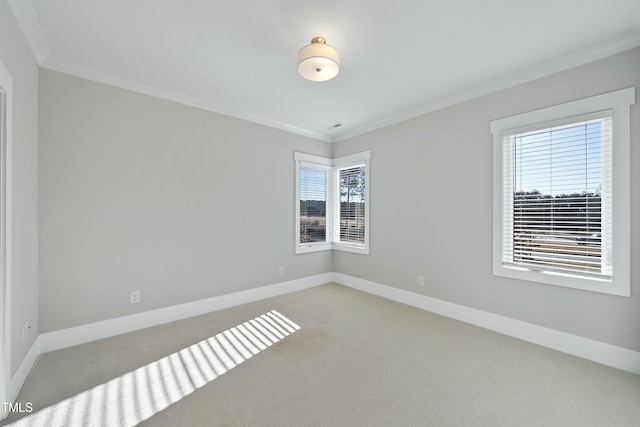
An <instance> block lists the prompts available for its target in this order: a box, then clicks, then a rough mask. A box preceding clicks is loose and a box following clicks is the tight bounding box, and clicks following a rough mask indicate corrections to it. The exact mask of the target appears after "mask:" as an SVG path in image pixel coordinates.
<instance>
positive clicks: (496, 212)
mask: <svg viewBox="0 0 640 427" xmlns="http://www.w3.org/2000/svg"><path fill="white" fill-rule="evenodd" d="M634 103H635V87H629V88H626V89H621V90H617V91H614V92H609V93H605V94H602V95H596V96H592V97H589V98H584V99H580V100H577V101H572V102H567V103H564V104H559V105H555V106H552V107H547V108H542V109H539V110H534V111H530V112H527V113H523V114H518V115H514V116H510V117H506V118H502V119H498V120H493V121H491V123H490V131H491V134H492V135H493V274H494V275H495V276H501V277H508V278H513V279H520V280H526V281H533V282H537V283H544V284H548V285H556V286H563V287H569V288H575V289H582V290H587V291H593V292H600V293H606V294H611V295H619V296H626V297H629V296H630V288H631V286H630V283H631V277H630V261H631V258H630V247H631V237H630V222H631V217H630V215H631V212H630V194H631V169H630V139H631V135H630V121H631V120H630V119H631V114H630V106H631V105H633V104H634ZM607 111H610V114H611V116H612V133H613V140H612V147H611V149H612V174H613V175H612V179H613V186H612V198H613V201H612V230H611V231H612V235H613V238H612V241H613V244H612V257H613V261H612V265H613V274H612V275H611V279H610V280H609V279H603V278H594V277H583V276H579V275H572V274H570V273H558V272H552V271H545V270H543V269H529V268H527V267H519V266H512V265H505V264H503V261H502V259H503V251H504V247H503V243H504V241H503V230H504V228H503V227H504V223H503V208H504V206H503V203H504V197H505V194H504V190H505V185H504V182H503V179H504V176H503V168H504V164H503V161H504V157H503V155H504V152H503V148H504V143H503V141H504V138H505V137H507V136H509V135H514V134H516V133H519V132H523V131H524V130H534V129H544V128H548V127H552V126H554V125H556V124H561V123H565V124H566V123H567V122H568V121H570V119H573V118H576V117H580V116H586V115H589V114H593V113H598V112H602V115H603V117H604V116H605V115H607V114H606V112H607Z"/></svg>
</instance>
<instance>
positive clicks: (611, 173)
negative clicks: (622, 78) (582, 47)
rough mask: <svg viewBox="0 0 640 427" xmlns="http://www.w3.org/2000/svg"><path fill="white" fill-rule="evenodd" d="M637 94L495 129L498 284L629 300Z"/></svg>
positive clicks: (503, 122)
mask: <svg viewBox="0 0 640 427" xmlns="http://www.w3.org/2000/svg"><path fill="white" fill-rule="evenodd" d="M634 102H635V88H628V89H624V90H620V91H616V92H611V93H608V94H604V95H599V96H594V97H591V98H586V99H583V100H579V101H574V102H570V103H567V104H562V105H557V106H554V107H550V108H545V109H542V110H537V111H533V112H529V113H525V114H520V115H517V116H513V117H508V118H505V119H500V120H495V121H493V122H491V133H492V134H493V144H494V145H493V150H494V199H493V209H494V213H493V215H494V230H493V258H494V259H493V272H494V274H495V275H499V276H506V277H512V278H517V279H524V280H530V281H536V282H541V283H546V284H552V285H559V286H568V287H573V288H580V289H585V290H590V291H597V292H604V293H610V294H614V295H624V296H629V294H630V271H629V264H630V258H629V257H630V255H629V252H630V247H629V246H630V238H629V233H630V225H629V224H630V217H629V215H630V205H629V203H630V201H629V199H630V194H629V193H630V183H629V181H630V168H629V140H630V134H629V127H630V125H629V120H630V117H629V116H630V115H629V110H630V108H629V106H630V105H631V104H633V103H634Z"/></svg>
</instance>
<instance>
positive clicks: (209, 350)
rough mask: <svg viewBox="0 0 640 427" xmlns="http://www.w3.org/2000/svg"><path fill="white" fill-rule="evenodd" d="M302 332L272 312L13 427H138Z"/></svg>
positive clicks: (290, 322) (115, 379) (26, 418)
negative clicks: (244, 363)
mask: <svg viewBox="0 0 640 427" xmlns="http://www.w3.org/2000/svg"><path fill="white" fill-rule="evenodd" d="M299 329H300V326H298V325H297V324H296V323H294V322H293V321H291V320H290V319H288V318H287V317H286V316H284V315H282V314H280V313H279V312H277V311H275V310H272V311H270V312H268V313H265V314H263V315H261V316H258V317H256V318H254V319H252V320H249V321H247V322H244V323H242V324H240V325H238V326H235V327H233V328H230V329H227V330H226V331H224V332H221V333H219V334H217V335H214V336H212V337H210V338H208V339H206V340H203V341H200V342H198V343H196V344H193V345H192V346H190V347H187V348H184V349H182V350H180V351H178V352H175V353H173V354H170V355H169V356H166V357H163V358H162V359H159V360H157V361H155V362H152V363H150V364H148V365H145V366H143V367H141V368H138V369H136V370H134V371H131V372H128V373H126V374H124V375H122V376H120V377H117V378H114V379H112V380H110V381H108V382H106V383H103V384H100V385H98V386H96V387H94V388H92V389H89V390H87V391H84V392H82V393H80V394H77V395H75V396H73V397H70V398H68V399H65V400H63V401H61V402H59V403H56V404H55V405H52V406H49V407H47V408H44V409H42V410H40V411H38V412H34V413H33V414H30V415H28V416H26V417H24V418H21V419H19V420H17V421H15V422H14V423H12V424H9V425H10V426H15V427H27V426H28V427H39V426H42V427H50V426H72V427H75V426H78V427H81V426H88V425H90V426H105V427H106V426H115V425H117V426H135V425H137V424H139V423H140V422H142V421H144V420H146V419H148V418H150V417H151V416H153V415H154V414H156V413H158V412H160V411H162V410H163V409H166V408H167V407H169V405H171V404H173V403H176V402H178V401H179V400H180V399H182V398H184V397H185V396H187V395H189V394H190V393H193V392H194V391H195V390H197V389H199V388H201V387H203V386H205V385H206V384H208V383H209V382H211V381H213V380H214V379H216V378H217V377H219V376H220V375H222V374H224V373H225V372H227V371H229V370H230V369H233V368H235V367H236V366H238V365H239V364H240V363H242V362H244V361H245V360H247V359H249V358H250V357H252V356H254V355H256V354H258V353H259V352H260V351H262V350H265V349H266V348H268V347H269V346H271V345H273V344H275V343H277V342H278V341H280V340H282V339H284V338H285V337H287V336H289V335H291V334H292V333H294V332H296V331H297V330H299Z"/></svg>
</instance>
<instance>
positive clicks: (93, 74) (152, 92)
mask: <svg viewBox="0 0 640 427" xmlns="http://www.w3.org/2000/svg"><path fill="white" fill-rule="evenodd" d="M40 66H41V67H42V68H45V69H48V70H52V71H58V72H60V73H64V74H69V75H72V76H75V77H80V78H82V79H86V80H91V81H94V82H97V83H102V84H105V85H109V86H113V87H117V88H120V89H125V90H128V91H131V92H136V93H140V94H143V95H148V96H153V97H155V98H160V99H164V100H167V101H172V102H176V103H179V104H183V105H188V106H190V107H195V108H200V109H202V110H206V111H211V112H213V113H217V114H222V115H225V116H229V117H233V118H236V119H241V120H246V121H248V122H251V123H256V124H259V125H264V126H268V127H270V128H275V129H279V130H282V131H285V132H289V133H294V134H297V135H301V136H306V137H308V138H313V139H317V140H320V141H324V142H331V137H330V136H329V135H326V134H324V133H321V132H316V131H312V130H309V129H304V128H301V127H298V126H294V125H291V124H289V123H285V122H282V121H279V120H276V119H272V118H269V117H265V116H261V115H259V114H253V113H250V112H246V111H241V110H236V109H233V108H229V107H225V106H222V105H217V104H214V103H212V102H210V101H208V100H206V99H204V98H198V97H195V96H191V95H185V94H181V93H175V92H170V91H167V90H163V89H160V88H155V87H151V86H145V85H144V84H142V83H139V82H134V81H129V80H126V79H121V78H118V77H115V76H112V75H108V74H104V73H100V72H97V71H94V70H90V69H86V68H82V67H78V66H76V65H72V64H68V63H66V62H61V61H58V60H57V59H56V58H55V57H50V58H49V59H48V60H47V61H46V63H44V64H40Z"/></svg>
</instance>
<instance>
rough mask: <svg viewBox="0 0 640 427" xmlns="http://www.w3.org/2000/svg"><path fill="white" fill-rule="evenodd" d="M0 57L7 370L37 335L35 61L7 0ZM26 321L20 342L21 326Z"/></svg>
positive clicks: (0, 11)
mask: <svg viewBox="0 0 640 427" xmlns="http://www.w3.org/2000/svg"><path fill="white" fill-rule="evenodd" d="M0 61H1V62H2V64H3V66H4V68H6V69H7V70H8V71H9V74H11V77H12V80H13V106H12V107H13V108H12V110H13V111H12V114H13V120H12V126H13V137H12V139H11V140H10V141H8V143H9V144H10V146H11V147H10V150H11V153H10V156H9V158H8V159H7V161H8V162H9V164H10V167H11V176H10V177H9V180H8V181H10V182H9V185H10V189H9V191H10V192H11V195H10V200H9V201H8V202H9V205H10V210H11V211H10V212H9V214H10V215H11V225H10V230H9V231H10V232H11V247H10V248H9V251H10V257H11V261H10V263H11V264H10V266H8V270H9V269H10V272H11V273H10V276H9V277H8V278H7V281H8V283H9V286H10V288H11V290H10V292H11V299H10V313H11V336H10V338H9V339H10V341H11V370H12V372H15V370H16V369H17V367H18V366H19V365H20V362H22V360H23V359H24V356H25V355H26V353H27V351H28V350H29V348H30V347H31V345H32V344H33V342H34V340H35V338H36V337H37V336H38V126H37V123H38V65H37V63H36V61H35V58H34V57H33V55H32V54H31V50H30V48H29V46H28V45H27V43H26V41H25V39H24V37H23V35H22V32H21V31H20V30H19V29H18V27H17V25H16V24H15V22H14V21H13V13H12V12H11V10H10V9H9V6H8V4H7V2H0ZM25 322H29V324H30V325H31V330H30V336H29V338H28V339H27V340H26V341H25V342H22V326H23V325H24V324H25Z"/></svg>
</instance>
